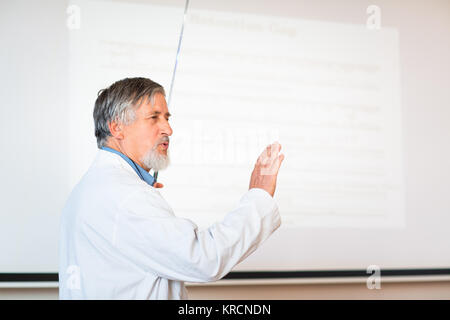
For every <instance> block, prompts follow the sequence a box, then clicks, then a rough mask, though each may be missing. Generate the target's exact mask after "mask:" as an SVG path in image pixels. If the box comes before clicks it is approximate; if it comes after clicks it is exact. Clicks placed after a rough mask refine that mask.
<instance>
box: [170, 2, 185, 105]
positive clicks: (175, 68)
mask: <svg viewBox="0 0 450 320" xmlns="http://www.w3.org/2000/svg"><path fill="white" fill-rule="evenodd" d="M188 6H189V0H186V5H185V6H184V15H183V23H182V25H181V32H180V38H179V39H178V49H177V55H176V56H175V67H174V68H173V73H172V82H171V83H170V91H169V101H168V105H169V106H170V102H171V101H172V90H173V84H174V82H175V73H176V72H177V66H178V56H179V54H180V48H181V42H182V40H183V33H184V24H185V23H186V16H187V10H188Z"/></svg>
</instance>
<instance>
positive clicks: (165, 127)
mask: <svg viewBox="0 0 450 320" xmlns="http://www.w3.org/2000/svg"><path fill="white" fill-rule="evenodd" d="M161 133H162V134H163V135H167V136H171V135H172V133H173V130H172V127H171V126H170V124H169V121H167V120H166V121H164V124H163V125H162V128H161Z"/></svg>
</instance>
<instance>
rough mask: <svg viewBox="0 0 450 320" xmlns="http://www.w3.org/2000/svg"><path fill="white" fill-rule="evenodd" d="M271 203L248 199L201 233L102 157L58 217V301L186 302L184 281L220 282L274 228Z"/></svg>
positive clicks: (113, 158) (117, 162)
mask: <svg viewBox="0 0 450 320" xmlns="http://www.w3.org/2000/svg"><path fill="white" fill-rule="evenodd" d="M280 223H281V220H280V214H279V212H278V206H277V204H276V202H275V201H274V199H273V198H272V197H271V196H270V195H269V193H268V192H266V191H265V190H263V189H258V188H253V189H251V190H249V191H248V192H246V193H245V194H244V195H243V196H242V198H241V199H240V201H239V203H238V204H237V206H236V207H235V209H234V210H232V211H231V212H229V213H228V214H226V216H225V217H224V219H223V220H222V221H221V222H218V223H215V224H213V225H212V226H210V227H209V228H208V229H204V230H199V229H198V227H197V226H196V224H195V223H194V222H192V221H191V220H189V219H185V218H181V217H177V216H175V214H174V212H173V210H172V209H171V207H170V206H169V204H168V203H167V202H166V201H165V200H164V199H163V197H162V196H161V194H160V193H159V191H158V190H157V189H156V188H153V187H151V186H149V185H148V184H147V183H145V182H144V181H142V180H141V179H140V178H139V177H138V175H137V174H136V172H135V171H134V170H133V169H132V168H131V166H130V165H129V164H128V163H127V162H126V161H125V160H123V159H122V158H121V157H120V156H119V155H117V154H114V153H111V152H108V151H104V150H99V151H98V154H97V156H96V159H95V160H94V162H93V164H92V165H91V167H90V168H89V170H88V171H87V173H86V174H85V175H84V176H83V178H82V179H81V181H80V182H79V183H78V184H77V185H76V186H75V188H74V189H73V191H72V193H71V194H70V196H69V198H68V200H67V203H66V205H65V207H64V209H63V212H62V216H61V233H60V244H59V297H60V299H187V298H188V297H187V291H186V288H185V286H184V281H187V282H209V281H216V280H219V279H221V278H222V277H224V276H225V275H226V274H227V273H228V272H230V271H231V269H232V268H233V267H234V266H235V265H236V264H238V263H239V262H240V261H242V260H243V259H244V258H246V257H247V256H248V255H250V254H251V253H252V252H254V251H255V250H256V248H257V247H258V246H259V245H260V244H261V243H262V242H264V240H266V239H267V238H268V237H269V236H270V235H271V234H272V233H273V232H274V231H275V230H276V229H277V228H278V227H279V226H280Z"/></svg>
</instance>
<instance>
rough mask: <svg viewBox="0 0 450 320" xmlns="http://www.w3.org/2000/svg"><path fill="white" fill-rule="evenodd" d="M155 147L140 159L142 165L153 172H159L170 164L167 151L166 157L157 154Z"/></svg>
mask: <svg viewBox="0 0 450 320" xmlns="http://www.w3.org/2000/svg"><path fill="white" fill-rule="evenodd" d="M157 148H158V145H156V147H154V148H152V149H150V151H148V152H147V153H146V154H145V155H144V156H143V157H142V159H141V161H142V163H143V164H144V165H145V166H146V167H147V168H150V169H153V171H161V170H164V169H165V168H167V167H168V166H169V164H170V157H169V150H167V155H164V154H161V153H159V151H158V150H157Z"/></svg>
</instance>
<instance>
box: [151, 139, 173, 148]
mask: <svg viewBox="0 0 450 320" xmlns="http://www.w3.org/2000/svg"><path fill="white" fill-rule="evenodd" d="M169 141H170V139H169V137H168V136H164V137H162V138H160V139H158V141H156V143H155V146H154V147H153V149H156V148H157V147H158V145H160V144H161V143H164V142H169Z"/></svg>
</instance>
